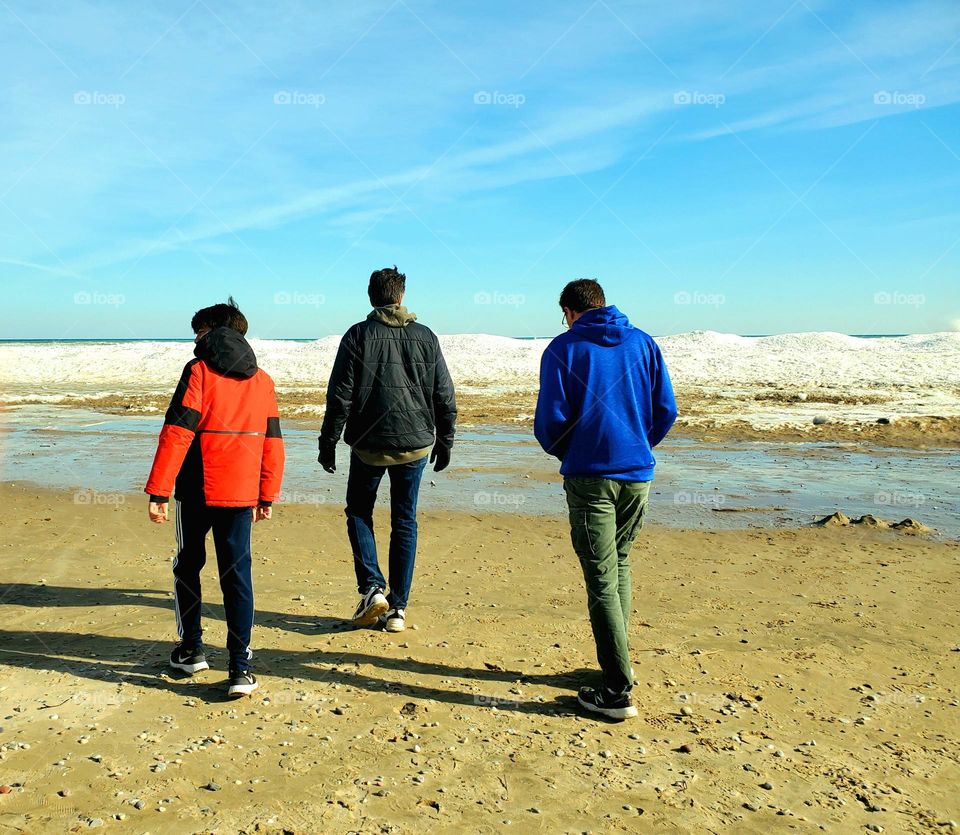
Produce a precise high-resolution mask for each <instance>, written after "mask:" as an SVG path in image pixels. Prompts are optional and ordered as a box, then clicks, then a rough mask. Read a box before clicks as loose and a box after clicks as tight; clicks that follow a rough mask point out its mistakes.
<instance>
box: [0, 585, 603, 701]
mask: <svg viewBox="0 0 960 835" xmlns="http://www.w3.org/2000/svg"><path fill="white" fill-rule="evenodd" d="M0 603H2V604H6V605H16V606H37V607H55V608H61V607H64V608H89V607H95V606H132V607H142V606H149V607H159V608H163V609H169V608H170V605H171V603H170V599H169V597H168V596H167V595H165V594H164V593H163V592H158V591H156V590H154V589H124V588H76V587H67V586H47V585H29V584H24V583H2V584H0ZM204 610H205V611H204V615H205V616H207V617H214V618H218V619H221V620H222V619H223V607H222V606H221V605H209V604H204ZM257 624H258V625H261V626H272V627H275V628H279V629H287V630H291V631H294V632H299V633H303V634H308V635H317V634H325V633H334V632H343V631H352V629H353V626H352V624H350V623H349V622H348V621H343V620H341V619H339V618H330V617H317V616H307V615H293V614H289V613H284V612H260V611H258V612H257ZM168 651H169V645H168V644H167V643H166V642H165V641H154V640H148V639H143V638H129V637H114V636H108V635H97V634H93V633H77V632H54V631H31V630H0V663H2V664H5V665H7V666H18V667H22V668H24V669H39V670H51V671H56V672H61V673H67V674H70V675H75V676H77V677H79V678H86V679H90V680H94V681H99V682H103V683H107V684H116V685H126V686H130V685H132V686H137V687H148V688H155V689H162V690H168V691H170V692H173V693H176V694H178V695H180V696H184V697H187V696H189V697H194V698H199V699H203V700H204V701H207V702H223V701H227V700H228V699H227V696H226V692H225V688H224V686H223V682H222V681H220V682H215V683H201V682H199V681H198V680H192V679H189V677H180V678H178V677H175V676H176V673H174V671H172V670H169V669H168V667H167V652H168ZM360 665H369V666H371V667H375V668H379V669H380V670H383V671H387V672H401V673H408V674H415V675H426V676H437V677H440V678H444V679H472V680H474V681H481V682H490V683H501V684H506V683H509V684H516V683H520V684H523V685H541V686H546V687H555V688H558V689H563V690H567V691H572V693H575V692H576V689H577V687H578V685H580V684H582V683H583V681H584V677H585V676H591V675H595V673H592V671H589V670H584V669H578V670H572V671H570V672H568V673H560V674H547V675H528V674H526V673H523V672H522V671H515V670H501V669H487V668H484V669H475V668H472V667H464V666H457V665H450V664H442V663H437V662H433V661H418V660H415V659H411V658H393V657H386V656H378V655H369V654H366V653H358V652H352V651H343V652H337V651H321V650H302V651H298V650H294V651H289V650H278V649H269V648H262V649H258V650H257V653H256V668H257V671H258V672H260V673H262V674H264V675H269V676H272V677H275V678H277V679H289V680H292V679H294V678H299V679H303V680H305V681H311V682H316V683H327V684H341V685H344V686H347V687H353V688H356V689H360V690H366V691H368V692H373V693H390V694H393V695H403V696H407V697H410V698H411V699H433V700H435V701H438V702H445V703H448V704H454V705H462V706H472V707H482V708H484V709H489V708H490V707H491V706H494V705H495V706H496V707H497V708H498V709H499V710H510V711H517V712H520V713H539V714H544V715H548V716H556V715H562V714H570V713H576V712H578V708H577V701H576V697H575V696H574V695H566V694H565V695H561V696H557V697H556V698H555V699H554V701H552V702H529V701H520V700H519V698H516V699H514V698H513V697H511V696H496V695H493V694H479V693H476V692H474V691H472V690H470V691H456V690H449V689H444V688H441V687H430V686H426V685H421V684H410V683H405V682H401V681H389V680H385V679H382V678H376V677H374V676H373V675H371V673H370V672H369V671H365V672H359V671H357V670H349V669H344V667H353V666H360ZM161 673H163V674H162V675H161ZM295 686H299V685H294V684H293V682H292V681H291V683H290V689H293V688H294V687H295ZM280 687H281V682H279V681H278V682H271V687H270V689H271V690H272V691H274V692H276V691H278V690H279V689H280ZM265 695H266V694H265Z"/></svg>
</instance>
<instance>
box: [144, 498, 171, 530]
mask: <svg viewBox="0 0 960 835" xmlns="http://www.w3.org/2000/svg"><path fill="white" fill-rule="evenodd" d="M168 507H169V504H168V503H167V502H150V506H149V507H148V508H147V514H148V515H149V516H150V521H151V522H156V523H157V524H158V525H161V524H163V523H164V522H166V521H167V508H168Z"/></svg>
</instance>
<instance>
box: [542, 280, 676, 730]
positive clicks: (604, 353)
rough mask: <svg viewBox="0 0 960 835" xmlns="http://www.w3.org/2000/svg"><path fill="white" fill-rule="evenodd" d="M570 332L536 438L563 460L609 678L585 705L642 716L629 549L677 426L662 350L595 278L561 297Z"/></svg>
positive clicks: (583, 696) (576, 544)
mask: <svg viewBox="0 0 960 835" xmlns="http://www.w3.org/2000/svg"><path fill="white" fill-rule="evenodd" d="M560 307H561V308H562V309H563V315H564V319H565V321H566V324H567V327H568V329H569V330H568V331H567V332H566V333H563V334H561V335H560V336H558V337H557V338H556V339H554V340H553V341H552V342H551V343H550V344H549V345H548V346H547V349H546V351H544V353H543V359H542V360H541V365H540V396H539V398H538V400H537V411H536V418H535V420H534V433H535V435H536V436H537V440H538V441H539V442H540V446H542V447H543V449H544V451H545V452H547V453H549V454H550V455H554V456H556V457H557V458H559V459H560V461H561V466H560V473H561V475H563V487H564V491H565V492H566V496H567V506H568V509H569V514H570V529H571V539H572V541H573V548H574V550H575V551H576V552H577V556H578V557H579V558H580V566H581V568H582V569H583V577H584V581H585V583H586V587H587V607H588V610H589V613H590V624H591V626H592V628H593V636H594V640H595V641H596V645H597V660H598V661H599V662H600V668H601V670H602V673H603V675H602V685H601V687H599V688H591V687H583V688H581V689H580V692H579V694H578V697H577V699H578V701H579V703H580V704H581V705H582V706H583V707H584V708H585V709H586V710H589V711H591V712H594V713H600V714H603V715H604V716H606V717H608V718H611V719H627V718H630V717H633V716H636V715H637V709H636V707H635V706H634V704H633V699H632V697H631V695H630V691H631V690H632V688H633V670H632V668H631V665H630V646H629V640H628V627H629V622H630V591H631V587H630V549H631V547H632V545H633V542H634V539H635V538H636V536H637V533H638V532H639V530H640V528H641V527H643V520H644V516H645V514H646V509H647V499H648V496H649V493H650V482H651V481H652V480H653V469H654V465H655V464H656V460H655V459H654V457H653V448H654V447H655V446H656V445H657V444H659V443H660V441H662V440H663V439H664V438H665V437H666V435H667V432H669V431H670V427H671V426H673V422H674V421H675V420H676V417H677V404H676V400H675V399H674V396H673V386H672V385H671V383H670V376H669V374H668V373H667V366H666V364H665V363H664V361H663V356H662V355H661V353H660V348H659V347H658V346H657V343H656V342H654V341H653V338H652V337H650V336H649V335H648V334H646V333H644V332H643V331H642V330H640V329H639V328H636V327H634V326H633V325H631V324H630V322H629V320H628V319H627V317H626V316H625V315H624V314H623V313H621V312H620V311H619V310H617V308H616V307H615V306H614V305H607V302H606V298H605V296H604V293H603V288H602V287H601V286H600V284H599V283H598V282H596V281H594V280H593V279H579V280H577V281H571V282H570V283H569V284H567V286H566V287H564V289H563V293H561V295H560Z"/></svg>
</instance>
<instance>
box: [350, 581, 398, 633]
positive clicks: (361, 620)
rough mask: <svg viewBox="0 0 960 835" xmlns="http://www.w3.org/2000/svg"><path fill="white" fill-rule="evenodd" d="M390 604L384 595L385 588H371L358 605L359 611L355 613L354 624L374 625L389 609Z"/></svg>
mask: <svg viewBox="0 0 960 835" xmlns="http://www.w3.org/2000/svg"><path fill="white" fill-rule="evenodd" d="M389 608H390V604H389V603H387V598H385V597H384V596H383V589H370V591H368V592H367V593H366V594H365V595H364V596H363V597H362V598H360V604H359V605H358V606H357V611H356V612H354V613H353V625H354V626H373V625H374V624H375V623H376V622H377V621H378V620H379V618H380V615H382V614H383V613H384V612H386V611H387V609H389Z"/></svg>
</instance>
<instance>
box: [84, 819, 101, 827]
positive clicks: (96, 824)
mask: <svg viewBox="0 0 960 835" xmlns="http://www.w3.org/2000/svg"><path fill="white" fill-rule="evenodd" d="M87 826H89V827H90V828H91V829H97V828H98V827H101V826H103V818H93V820H91V821H90V823H88V824H87Z"/></svg>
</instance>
